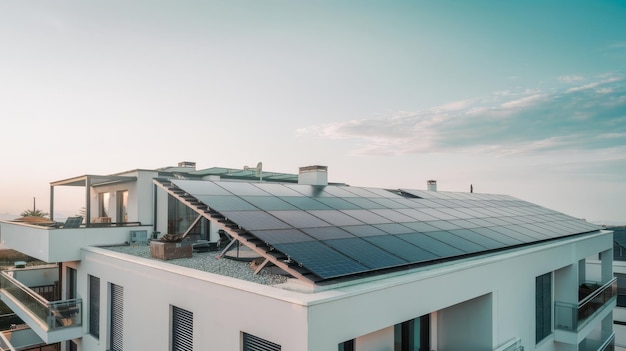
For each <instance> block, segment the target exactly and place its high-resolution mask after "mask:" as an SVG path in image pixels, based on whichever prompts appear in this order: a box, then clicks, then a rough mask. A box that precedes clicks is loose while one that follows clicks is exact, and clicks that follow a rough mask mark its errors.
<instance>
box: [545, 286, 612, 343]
mask: <svg viewBox="0 0 626 351" xmlns="http://www.w3.org/2000/svg"><path fill="white" fill-rule="evenodd" d="M598 285H599V284H598ZM616 295H617V278H613V279H611V280H610V281H609V282H607V283H605V284H604V285H602V286H600V287H599V288H598V289H596V290H594V291H593V292H592V293H591V294H589V295H588V296H586V297H585V298H584V299H582V300H581V301H580V302H578V304H572V303H566V302H560V301H556V302H555V303H554V313H555V326H554V327H555V328H556V329H561V330H568V331H578V330H580V328H582V327H584V326H585V324H586V323H587V322H588V321H589V320H590V319H591V317H592V316H594V315H595V314H596V312H598V311H599V310H600V309H601V308H602V307H603V306H604V305H606V304H607V303H608V302H610V301H612V300H614V299H615V298H616Z"/></svg>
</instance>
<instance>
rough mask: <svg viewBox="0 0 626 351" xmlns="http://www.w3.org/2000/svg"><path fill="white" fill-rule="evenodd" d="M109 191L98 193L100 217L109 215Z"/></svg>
mask: <svg viewBox="0 0 626 351" xmlns="http://www.w3.org/2000/svg"><path fill="white" fill-rule="evenodd" d="M110 196H111V195H110V194H109V193H98V217H109V197H110Z"/></svg>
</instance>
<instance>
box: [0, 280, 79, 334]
mask: <svg viewBox="0 0 626 351" xmlns="http://www.w3.org/2000/svg"><path fill="white" fill-rule="evenodd" d="M0 288H1V289H2V291H3V292H4V293H5V294H8V295H11V296H12V297H13V298H14V299H15V300H17V301H19V303H21V304H22V305H23V306H24V308H25V309H26V310H28V311H29V312H30V313H31V314H32V315H34V316H35V317H36V318H37V319H39V320H40V321H41V322H42V323H43V324H44V325H46V326H47V327H48V331H51V330H54V329H58V328H65V327H74V326H80V325H81V324H82V299H72V300H64V301H53V302H50V301H48V300H46V299H44V298H43V297H41V296H40V295H38V294H36V293H35V292H33V291H32V290H31V289H29V288H28V287H26V286H25V285H23V284H22V283H20V282H19V281H17V280H16V279H14V278H13V277H11V276H10V275H9V274H7V272H0Z"/></svg>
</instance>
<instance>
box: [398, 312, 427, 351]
mask: <svg viewBox="0 0 626 351" xmlns="http://www.w3.org/2000/svg"><path fill="white" fill-rule="evenodd" d="M393 329H394V330H393V334H394V335H393V339H394V348H393V350H394V351H428V350H430V315H424V316H421V317H418V318H415V319H411V320H408V321H406V322H402V323H400V324H396V325H395V326H394V328H393Z"/></svg>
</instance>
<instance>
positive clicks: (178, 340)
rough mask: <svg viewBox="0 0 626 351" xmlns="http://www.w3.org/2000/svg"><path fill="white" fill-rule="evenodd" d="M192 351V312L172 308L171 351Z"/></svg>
mask: <svg viewBox="0 0 626 351" xmlns="http://www.w3.org/2000/svg"><path fill="white" fill-rule="evenodd" d="M191 350H193V312H189V311H187V310H184V309H182V308H178V307H176V306H172V351H191Z"/></svg>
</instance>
